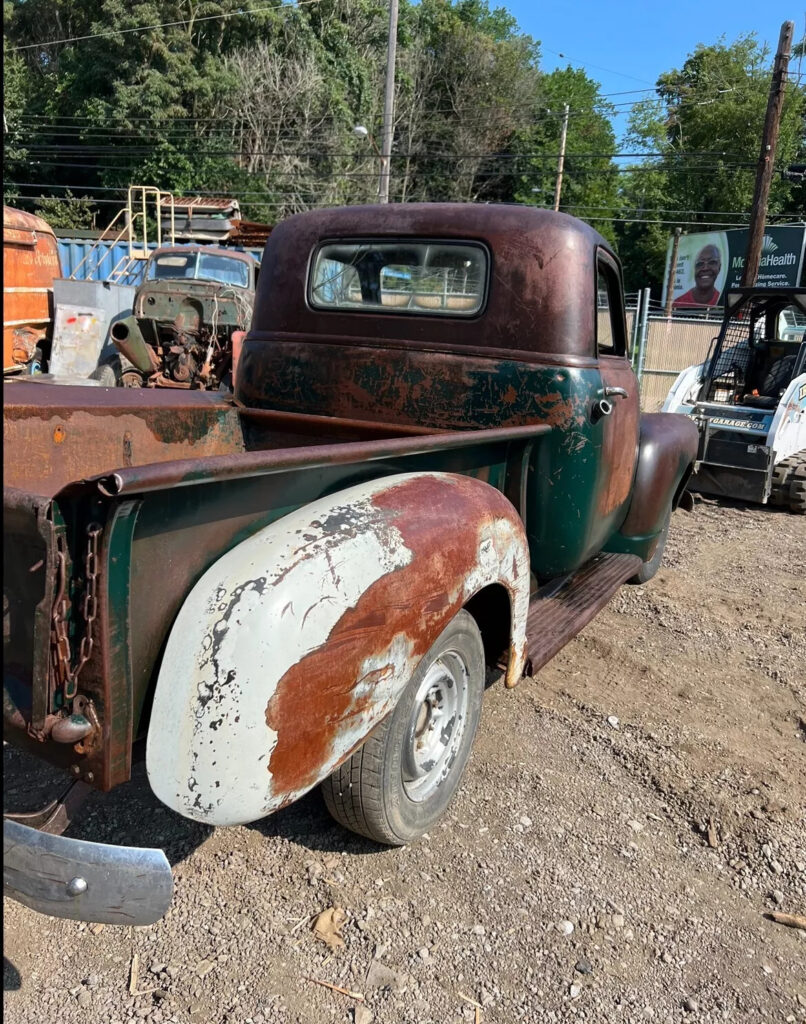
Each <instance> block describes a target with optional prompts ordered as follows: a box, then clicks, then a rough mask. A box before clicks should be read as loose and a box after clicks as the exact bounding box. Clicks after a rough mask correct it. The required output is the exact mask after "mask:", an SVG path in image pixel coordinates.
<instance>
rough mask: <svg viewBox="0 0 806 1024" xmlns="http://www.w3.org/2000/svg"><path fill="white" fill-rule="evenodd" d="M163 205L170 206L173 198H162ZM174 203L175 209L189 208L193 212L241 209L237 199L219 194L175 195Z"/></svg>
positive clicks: (161, 203)
mask: <svg viewBox="0 0 806 1024" xmlns="http://www.w3.org/2000/svg"><path fill="white" fill-rule="evenodd" d="M160 205H161V206H170V205H171V199H170V198H169V197H168V196H166V197H164V198H163V199H161V200H160ZM173 205H174V209H175V210H187V211H188V212H190V211H192V212H193V213H201V212H202V211H203V210H240V206H239V204H238V200H237V199H227V198H225V197H221V198H219V197H217V196H174V198H173Z"/></svg>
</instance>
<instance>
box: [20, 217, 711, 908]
mask: <svg viewBox="0 0 806 1024" xmlns="http://www.w3.org/2000/svg"><path fill="white" fill-rule="evenodd" d="M263 266H264V268H265V269H264V271H263V273H262V274H261V278H260V284H259V289H258V295H257V300H256V305H255V312H254V317H253V321H252V326H251V330H250V331H249V334H248V335H247V337H246V339H245V340H244V343H243V348H242V351H241V354H240V361H239V365H238V372H237V376H236V382H235V391H234V394H233V395H231V396H230V395H225V394H223V393H216V392H212V391H191V390H180V391H176V390H170V389H149V390H137V389H125V390H124V389H112V388H98V387H96V388H70V387H66V388H65V387H55V386H53V385H49V384H41V385H34V384H32V383H30V382H26V381H25V380H18V381H13V382H9V383H7V384H6V386H5V392H6V393H5V402H6V404H5V413H4V429H5V437H6V444H7V449H6V450H7V452H8V453H10V457H8V458H7V461H6V466H5V481H4V482H5V490H4V511H5V522H6V529H5V536H4V549H5V559H6V571H5V579H4V616H5V618H4V669H5V672H4V678H5V691H4V727H5V737H6V739H7V740H9V741H11V742H12V743H14V744H17V745H18V746H20V747H22V748H25V749H27V750H29V751H32V752H33V753H34V754H38V755H39V756H41V757H43V758H45V759H47V760H49V761H51V762H52V763H54V764H56V765H59V766H61V767H63V768H64V770H65V772H67V773H68V774H69V775H70V776H71V777H72V778H73V779H74V780H75V786H76V787H79V788H83V789H86V788H87V787H95V788H97V789H100V790H103V791H107V790H110V789H112V788H113V787H114V786H117V785H119V784H121V783H123V782H125V781H126V780H128V779H129V777H130V771H131V765H132V758H133V752H134V750H135V749H136V742H137V741H138V740H145V757H146V768H147V773H148V778H149V782H150V785H151V787H152V788H153V790H154V792H155V794H156V795H157V797H158V798H159V799H160V800H161V801H162V802H163V803H165V804H166V805H167V806H168V807H169V808H171V809H172V810H174V811H176V812H177V813H179V814H181V815H185V816H187V817H189V818H191V819H194V820H196V821H200V822H206V823H208V824H210V825H232V824H236V823H246V822H252V821H255V820H257V819H259V818H261V817H264V816H265V815H268V814H271V813H272V812H273V811H275V810H277V809H278V808H281V807H283V806H285V805H286V804H288V803H290V802H291V801H293V800H296V799H297V798H298V797H300V796H301V795H302V794H304V793H305V792H307V791H308V790H310V789H311V788H312V787H314V786H316V785H321V786H322V788H323V792H324V798H325V801H326V803H327V806H328V808H329V809H330V811H331V812H332V813H333V815H334V816H335V817H336V818H337V820H339V821H340V822H342V823H343V824H344V825H346V826H347V827H348V828H351V829H354V830H356V831H357V832H360V833H361V834H363V835H365V836H368V837H370V838H371V839H373V840H376V841H378V842H382V843H389V844H403V843H406V842H409V841H411V840H413V839H415V838H416V837H417V836H419V835H421V834H422V832H424V831H425V830H427V829H429V828H430V827H431V826H432V825H434V823H435V822H436V821H437V820H438V819H439V818H440V816H441V815H442V813H443V812H444V810H445V808H446V807H447V805H448V803H449V801H450V800H451V798H452V796H453V794H454V793H455V791H456V789H457V786H458V785H459V781H460V779H461V777H462V773H463V771H464V768H465V765H466V763H467V759H468V756H469V754H470V747H471V745H472V742H473V738H474V734H475V732H476V728H477V725H478V721H479V712H480V706H481V701H482V696H483V691H484V687H485V673H486V670H487V669H495V668H496V666H499V667H500V668H501V669H502V671H503V676H504V680H505V682H506V685H507V686H514V685H515V684H516V683H517V682H518V681H519V680H520V679H521V678H522V677H523V675H524V674H525V673H527V672H536V671H537V670H538V669H539V668H540V667H541V666H542V665H544V664H545V663H546V662H547V661H548V660H549V659H550V658H552V657H553V656H554V655H555V654H556V653H557V651H559V650H560V648H561V647H562V646H563V645H564V644H565V643H566V642H567V641H568V640H569V639H571V638H572V637H573V636H574V635H575V634H576V633H577V632H578V631H579V630H580V629H581V628H582V627H583V626H584V625H585V624H586V623H587V622H588V621H589V620H590V619H591V618H592V617H593V615H594V614H595V613H596V612H597V611H598V610H599V609H600V608H602V607H603V606H604V604H605V603H606V602H607V601H608V600H609V599H610V597H611V596H612V595H613V594H614V593H615V591H616V590H617V589H618V587H619V586H620V585H621V584H622V583H624V582H625V581H633V582H638V583H643V582H645V581H647V580H648V579H650V578H651V577H652V575H653V574H654V573H655V572H656V570H657V568H658V565H659V563H660V559H661V555H662V551H663V545H664V541H665V538H666V534H667V530H668V528H669V520H670V517H671V514H672V511H673V509H674V508H675V507H676V506H677V504H678V502H679V501H680V500H681V496H682V495H683V492H684V489H685V485H686V481H687V478H688V474H689V473H690V471H691V467H692V463H693V460H694V458H695V456H696V451H697V429H696V427H695V425H694V423H693V422H691V420H689V419H687V418H686V417H682V416H674V415H667V414H662V413H661V414H654V415H641V414H640V413H639V406H638V388H637V383H636V379H635V376H634V374H633V371H632V368H631V366H630V362H629V359H628V356H627V352H626V330H625V315H624V303H623V292H622V281H621V272H620V268H619V264H618V261H617V259H616V257H615V255H614V254H613V252H612V250H611V249H610V247H609V246H608V244H607V243H606V241H605V240H604V239H603V238H601V237H600V236H599V235H598V234H596V232H594V231H593V230H592V229H591V228H589V227H588V226H587V225H585V224H583V223H582V222H580V221H577V220H575V219H573V218H571V217H568V216H566V215H564V214H555V213H551V212H548V211H542V210H537V209H533V208H519V207H515V206H471V205H467V206H464V205H439V204H435V205H428V204H425V205H417V204H411V205H402V206H396V205H390V206H385V207H378V206H373V207H364V208H361V207H354V208H348V209H336V210H322V211H317V212H313V213H308V214H302V215H300V216H297V217H293V218H291V219H290V220H288V221H286V222H285V223H283V224H281V225H280V226H279V227H278V228H277V229H276V230H275V231H274V232H273V233H272V235H271V237H270V239H269V242H268V244H267V247H266V252H265V256H264V262H263ZM75 792H76V790H72V791H71V792H70V793H69V794H67V795H66V796H65V797H64V798H63V799H62V800H61V801H58V802H57V803H55V804H54V805H53V806H52V807H51V808H50V809H49V811H48V812H47V813H43V814H42V815H40V816H39V817H38V818H36V819H32V818H30V817H29V818H27V819H26V818H25V817H24V816H22V815H12V816H11V817H7V819H6V821H5V825H4V828H5V832H4V837H5V844H6V859H5V874H4V880H5V885H6V891H7V892H9V893H11V894H12V895H13V896H15V897H16V898H17V899H20V900H22V901H23V902H25V903H27V904H28V905H29V906H32V907H34V908H37V909H40V910H44V911H45V912H47V913H49V914H54V915H60V916H64V917H77V918H84V919H89V920H95V921H107V922H118V923H126V924H132V923H145V922H149V921H153V920H155V919H157V918H158V917H159V916H160V915H161V914H162V913H163V912H164V911H165V909H166V907H167V905H168V902H169V900H170V895H171V873H170V868H169V865H168V863H167V861H166V859H165V857H164V855H163V854H162V852H161V851H159V850H155V849H132V848H120V847H114V846H103V847H99V846H97V845H95V844H92V843H86V842H83V841H79V840H74V839H69V838H66V837H64V836H59V835H51V834H48V833H47V832H43V831H36V830H35V829H33V828H31V827H29V826H30V825H31V824H38V825H44V826H45V828H46V829H49V830H50V831H54V832H55V831H57V830H58V828H59V827H62V826H63V825H64V823H65V821H66V820H67V818H68V817H69V814H70V813H71V812H72V805H73V803H74V797H73V794H74V793H75ZM26 822H27V824H26ZM147 836H148V833H147V828H146V829H144V839H146V840H147Z"/></svg>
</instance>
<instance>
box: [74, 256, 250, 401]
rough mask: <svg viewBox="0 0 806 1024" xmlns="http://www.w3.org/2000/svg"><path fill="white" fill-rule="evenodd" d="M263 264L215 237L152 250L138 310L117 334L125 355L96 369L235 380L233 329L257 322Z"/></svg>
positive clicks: (151, 381) (199, 384) (134, 379)
mask: <svg viewBox="0 0 806 1024" xmlns="http://www.w3.org/2000/svg"><path fill="white" fill-rule="evenodd" d="M257 271H258V265H257V263H256V261H255V260H254V259H253V258H252V256H250V255H249V254H248V253H242V252H234V251H231V250H228V249H224V248H219V247H215V246H209V245H204V246H202V245H183V246H163V247H162V248H160V249H157V250H156V251H155V252H153V253H152V254H151V256H150V257H149V260H148V263H147V265H146V269H145V275H144V280H143V283H142V284H141V285H140V286H139V288H138V289H137V291H136V293H135V296H134V308H133V312H132V316H130V317H126V318H123V319H119V320H116V321H115V322H114V323H113V324H112V326H111V338H112V342H113V344H114V346H115V347H116V348H117V349H118V352H119V354H120V356H122V357H123V359H122V360H121V359H120V357H118V359H117V360H109V361H106V362H102V363H101V364H100V365H99V366H98V368H97V369H96V370H95V371H94V372H93V374H92V376H93V377H94V378H95V379H96V380H100V381H101V382H102V383H104V384H109V385H115V384H120V385H122V386H124V387H146V386H148V387H168V388H201V389H215V388H217V387H218V386H219V385H220V384H221V383H222V382H228V383H231V378H232V357H233V335H235V334H237V333H238V332H241V331H243V330H245V329H246V328H247V327H249V323H250V321H251V319H252V309H253V306H254V299H255V285H256V281H257Z"/></svg>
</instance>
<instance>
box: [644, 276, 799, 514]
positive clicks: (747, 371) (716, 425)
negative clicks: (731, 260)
mask: <svg viewBox="0 0 806 1024" xmlns="http://www.w3.org/2000/svg"><path fill="white" fill-rule="evenodd" d="M663 411H664V412H677V413H683V414H684V415H686V416H689V417H691V419H693V420H694V421H695V422H696V424H697V427H698V429H699V432H700V440H699V448H698V451H697V462H696V465H695V471H694V473H693V474H692V476H691V479H690V481H689V485H688V486H689V489H690V490H693V491H699V492H701V493H703V494H715V495H720V496H723V497H729V498H738V499H740V500H744V501H753V502H761V503H762V504H766V503H767V502H769V503H770V504H772V505H779V506H782V507H784V508H788V509H789V510H790V511H791V512H799V513H806V288H737V289H735V290H734V291H731V292H729V293H728V296H727V301H726V305H725V319H724V321H723V322H722V325H721V327H720V330H719V334H718V335H717V337H716V338H715V339H714V342H713V345H712V347H711V351H710V353H709V355H708V358H707V359H706V360H705V362H703V363H701V364H700V365H699V366H689V367H688V369H686V370H683V372H682V373H681V374H680V375H679V376H678V378H677V380H676V381H675V382H674V384H673V385H672V388H671V390H670V391H669V394H668V396H667V398H666V401H665V403H664V405H663Z"/></svg>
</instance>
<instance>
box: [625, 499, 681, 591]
mask: <svg viewBox="0 0 806 1024" xmlns="http://www.w3.org/2000/svg"><path fill="white" fill-rule="evenodd" d="M671 519H672V510H671V508H670V509H669V511H668V512H667V513H666V519H665V521H664V523H663V529H662V530H661V532H660V535H659V537H658V543H657V544H656V545H655V551H654V553H653V555H652V557H651V558H650V559H649V561H648V562H644V564H643V565H642V566H641V568H640V569H639V570H638V572H637V573H636V574H635V575H634V576H631V577H630V579H629V580H627V582H628V583H639V584H640V583H648V582H649V581H650V580H651V579H652V577H653V576H654V575H655V573H656V572H657V571H658V569H660V563H661V561H662V560H663V549H664V548H665V547H666V539H667V538H668V536H669V523H670V522H671Z"/></svg>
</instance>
